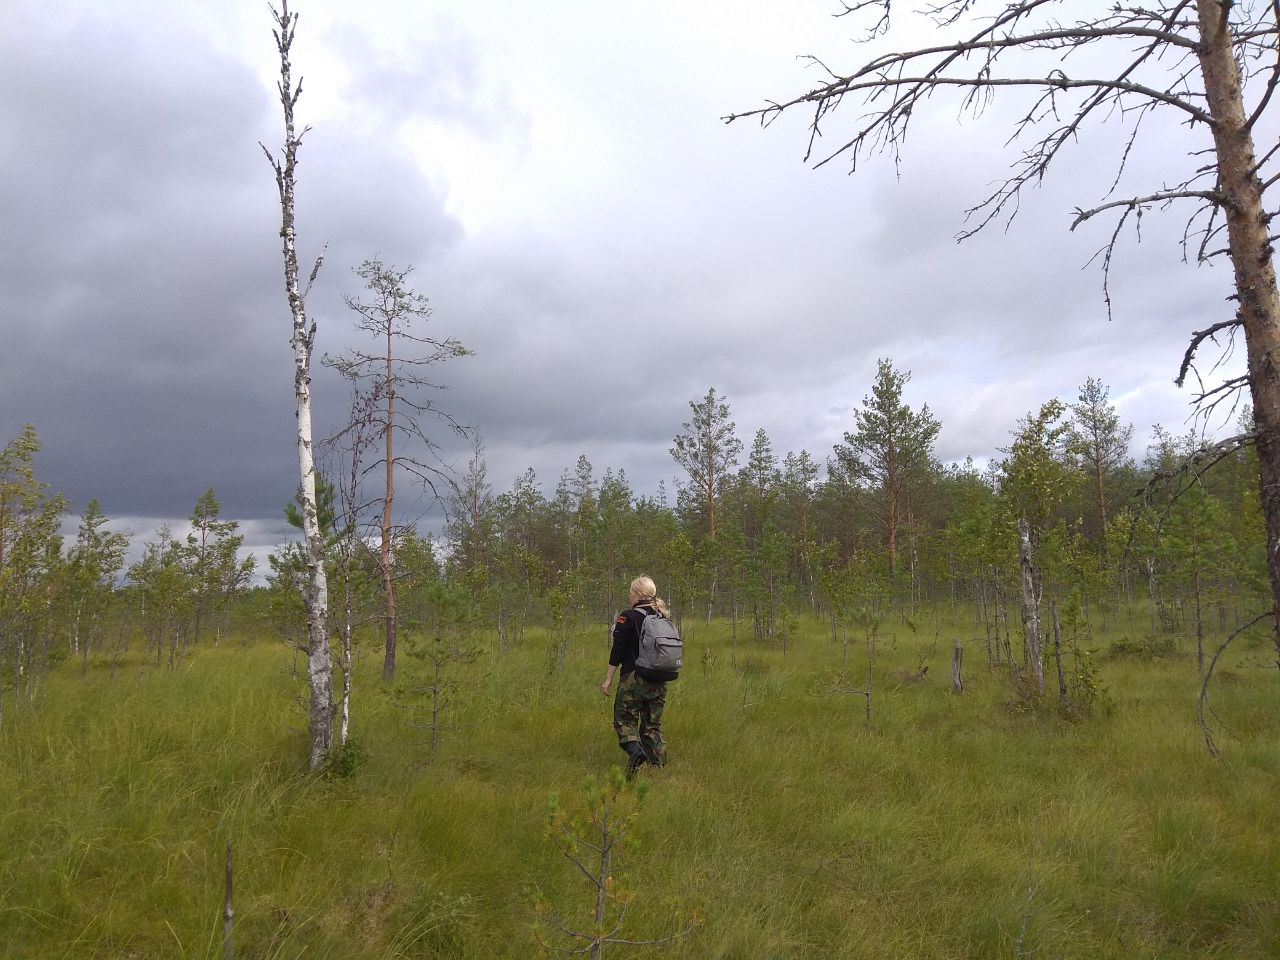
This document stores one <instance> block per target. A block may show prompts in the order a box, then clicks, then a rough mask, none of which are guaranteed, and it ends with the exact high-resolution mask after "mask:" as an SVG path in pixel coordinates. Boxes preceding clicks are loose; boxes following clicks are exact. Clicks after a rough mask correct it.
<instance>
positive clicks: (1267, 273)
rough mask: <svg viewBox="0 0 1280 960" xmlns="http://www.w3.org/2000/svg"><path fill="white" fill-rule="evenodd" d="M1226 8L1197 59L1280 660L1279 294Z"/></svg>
mask: <svg viewBox="0 0 1280 960" xmlns="http://www.w3.org/2000/svg"><path fill="white" fill-rule="evenodd" d="M1228 7H1229V4H1224V3H1223V2H1222V0H1197V3H1196V11H1197V14H1198V18H1199V27H1200V43H1199V45H1198V46H1197V48H1196V54H1197V56H1198V57H1199V59H1200V69H1201V73H1202V75H1203V78H1204V92H1205V99H1206V102H1207V105H1208V109H1209V114H1210V115H1211V116H1212V117H1213V142H1214V148H1215V152H1216V154H1217V160H1218V189H1219V191H1220V192H1221V193H1222V194H1223V195H1224V197H1225V198H1226V199H1225V202H1224V204H1223V211H1224V213H1225V215H1226V221H1227V237H1228V250H1229V252H1230V256H1231V264H1232V268H1233V270H1234V273H1235V288H1236V294H1237V301H1238V304H1239V314H1238V316H1239V319H1240V322H1241V324H1242V326H1243V328H1244V335H1245V345H1246V348H1247V354H1248V362H1249V387H1250V392H1251V395H1252V399H1253V414H1254V422H1255V429H1256V433H1257V441H1256V442H1257V449H1258V470H1259V483H1260V493H1261V497H1262V513H1263V518H1264V521H1265V525H1266V533H1267V574H1268V576H1269V578H1270V580H1271V595H1272V615H1273V619H1272V622H1273V624H1274V630H1275V634H1274V641H1275V646H1276V652H1277V655H1278V656H1280V369H1278V368H1277V362H1276V358H1277V357H1280V294H1278V293H1277V288H1276V272H1275V265H1274V263H1273V261H1272V248H1271V241H1270V239H1269V237H1268V220H1269V217H1268V215H1267V213H1266V210H1265V208H1264V207H1263V203H1262V193H1263V185H1262V181H1261V180H1260V179H1259V177H1258V172H1257V163H1256V160H1255V156H1254V154H1255V151H1254V145H1253V133H1252V128H1251V127H1250V125H1249V121H1248V117H1247V115H1246V113H1245V108H1244V95H1243V91H1242V89H1241V81H1240V67H1239V64H1238V62H1237V61H1236V57H1235V53H1234V49H1233V46H1232V35H1231V28H1230V24H1229V22H1228V19H1227V12H1228Z"/></svg>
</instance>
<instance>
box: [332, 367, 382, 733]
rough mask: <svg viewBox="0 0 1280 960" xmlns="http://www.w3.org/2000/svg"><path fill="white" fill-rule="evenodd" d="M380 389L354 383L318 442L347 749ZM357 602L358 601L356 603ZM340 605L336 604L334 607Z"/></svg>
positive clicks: (341, 721)
mask: <svg viewBox="0 0 1280 960" xmlns="http://www.w3.org/2000/svg"><path fill="white" fill-rule="evenodd" d="M378 399H379V398H378V390H377V387H376V385H375V387H374V389H373V390H370V391H365V390H362V389H361V388H360V385H359V384H358V383H353V384H352V387H351V410H350V413H349V415H348V418H347V424H346V426H345V427H343V429H342V430H341V431H339V432H338V433H337V434H336V435H335V436H332V437H327V438H325V440H324V441H322V442H321V448H322V450H323V451H325V452H327V453H328V454H329V456H330V457H331V458H332V459H333V460H334V461H336V464H335V465H336V469H335V470H334V475H335V476H338V477H341V481H340V482H339V483H337V484H336V486H337V498H338V501H339V504H340V508H339V510H340V516H341V525H340V526H338V529H337V530H336V531H335V533H334V545H335V546H336V548H337V557H336V560H337V563H336V570H335V573H336V574H337V580H338V583H337V592H338V593H339V601H340V606H341V614H340V620H339V624H338V632H339V635H340V636H341V638H342V657H341V660H340V663H341V670H342V697H341V699H340V701H339V703H338V707H337V714H338V716H337V727H338V730H337V738H338V747H339V748H341V747H345V746H346V745H347V740H348V738H349V735H350V730H351V691H352V687H353V685H354V679H355V657H354V650H355V630H356V627H357V626H358V625H360V624H362V623H364V622H366V620H367V616H366V612H365V606H366V604H365V603H364V602H363V601H364V600H365V599H366V597H365V593H366V589H365V586H366V583H367V580H366V578H365V577H364V576H362V575H361V573H360V571H359V570H358V567H359V566H361V565H360V564H359V561H360V560H362V559H363V558H364V556H365V554H366V553H367V551H368V549H369V548H368V544H367V543H366V542H365V539H364V537H363V536H362V534H361V529H362V526H363V521H362V519H361V518H362V517H363V516H364V514H365V510H366V508H368V507H369V506H370V503H369V502H366V501H365V500H364V499H363V494H362V486H361V483H360V479H361V475H362V473H363V469H364V468H363V464H364V459H365V455H366V454H367V452H368V451H369V450H370V449H372V447H373V445H374V443H376V442H377V436H376V434H375V432H374V423H375V420H376V418H377V408H378ZM357 600H360V601H362V602H361V603H359V605H357ZM337 603H338V601H335V605H337Z"/></svg>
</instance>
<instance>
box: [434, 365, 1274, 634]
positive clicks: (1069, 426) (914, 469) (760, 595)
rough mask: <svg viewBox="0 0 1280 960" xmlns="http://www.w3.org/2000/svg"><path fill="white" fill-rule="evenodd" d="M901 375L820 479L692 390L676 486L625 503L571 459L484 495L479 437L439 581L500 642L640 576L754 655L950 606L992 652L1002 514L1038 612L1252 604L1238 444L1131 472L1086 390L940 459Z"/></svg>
mask: <svg viewBox="0 0 1280 960" xmlns="http://www.w3.org/2000/svg"><path fill="white" fill-rule="evenodd" d="M909 379H910V375H909V374H907V373H904V372H900V371H898V370H896V369H895V368H894V367H893V364H892V363H891V362H890V361H888V360H882V361H881V362H880V366H879V372H878V375H877V377H876V380H875V383H874V384H873V386H872V389H871V392H870V393H869V394H868V396H867V397H865V398H864V400H863V404H862V406H861V408H860V409H859V410H857V411H856V412H855V414H854V422H853V424H852V429H851V430H850V431H849V432H848V433H846V434H845V435H844V441H843V442H842V443H840V444H838V445H836V447H835V448H834V449H833V450H832V451H830V452H829V453H828V455H827V457H826V464H825V468H826V469H825V470H824V469H823V467H822V466H820V465H819V463H818V462H817V460H816V459H815V458H814V456H813V455H811V454H810V453H809V452H807V451H804V450H801V451H799V452H788V453H786V454H784V455H781V456H780V455H779V454H778V452H777V451H776V450H775V449H774V447H773V444H772V442H771V440H770V438H769V436H768V435H767V433H766V432H765V431H764V430H757V431H756V432H755V434H754V437H753V440H752V443H751V446H750V448H749V449H748V450H746V451H745V455H744V449H743V445H742V443H741V441H740V439H739V437H738V433H737V430H736V427H735V424H734V423H733V420H732V416H731V410H730V407H729V405H728V403H727V402H726V400H725V398H724V397H722V396H719V395H717V393H716V391H715V390H714V389H712V390H709V391H708V393H707V394H706V396H705V397H703V398H701V399H699V400H696V401H692V402H691V403H690V410H691V412H692V415H691V417H690V419H689V421H688V422H686V423H685V424H683V427H682V431H681V432H680V433H679V434H678V435H677V436H676V437H675V439H674V440H673V445H672V448H671V454H672V456H673V458H674V459H675V460H676V462H677V463H679V464H680V465H681V466H682V467H683V468H684V470H685V472H686V473H687V476H688V480H687V482H683V483H680V484H679V485H678V489H677V491H676V495H675V502H674V503H669V502H667V499H666V496H665V494H663V493H661V492H660V493H659V495H658V496H657V497H656V498H655V497H649V496H643V495H637V493H636V492H635V491H634V490H633V489H632V488H631V486H630V484H629V483H628V481H627V477H626V474H625V471H624V470H621V469H619V470H617V471H615V470H613V469H612V468H606V469H605V470H604V472H603V474H602V475H601V476H599V477H598V478H597V475H596V472H595V467H594V466H593V465H592V464H591V463H590V462H589V460H588V459H587V458H586V457H585V456H582V457H579V458H578V461H577V463H576V465H575V466H574V468H573V469H572V470H565V471H564V472H563V473H562V474H561V476H560V478H559V481H558V483H557V484H556V487H555V489H554V491H552V492H551V493H550V495H547V494H545V493H544V492H543V490H542V489H541V487H540V486H539V483H538V480H537V478H536V476H535V475H534V473H533V471H532V470H528V471H526V472H525V473H524V474H522V475H521V476H519V477H518V478H517V479H516V480H515V482H514V484H513V485H512V487H511V489H510V490H508V491H505V492H501V493H496V492H495V491H494V490H493V489H492V488H491V485H490V484H489V483H488V481H487V478H486V471H485V462H484V453H483V447H482V446H481V445H480V444H479V442H477V445H476V448H475V452H474V455H473V456H472V458H471V460H470V463H469V464H468V466H467V469H466V471H465V473H464V474H463V476H462V477H460V478H459V481H458V483H457V485H456V488H455V493H454V495H453V497H452V499H451V503H450V505H449V508H450V509H449V513H450V517H451V520H450V522H449V525H448V527H447V530H446V540H447V549H446V550H445V551H443V555H444V557H445V558H446V559H445V560H444V562H443V564H442V566H443V570H444V575H445V576H446V577H447V578H449V579H451V580H456V581H459V582H463V581H465V582H466V583H467V584H468V585H469V588H470V589H472V590H473V591H474V592H475V595H476V599H477V600H479V601H481V602H482V604H483V605H484V607H485V609H486V610H487V611H488V614H489V616H490V617H491V619H492V621H493V622H494V623H495V625H497V628H498V629H499V632H500V633H501V634H502V635H503V636H504V638H505V637H506V634H507V631H508V630H509V629H510V628H509V626H508V625H509V624H510V623H512V622H515V623H517V624H518V623H522V622H523V621H525V620H528V619H530V618H532V619H534V620H536V621H542V620H545V618H546V613H545V609H544V607H545V604H544V602H543V601H544V600H545V598H546V597H547V596H548V595H549V594H551V593H552V592H554V593H555V595H556V596H557V597H562V598H565V599H566V600H567V603H568V606H569V608H570V609H571V610H573V611H576V613H577V614H578V615H579V616H580V617H582V618H583V619H586V620H603V619H604V618H606V617H608V615H609V614H610V613H611V612H612V611H613V610H616V609H617V608H618V607H619V606H621V605H622V604H623V603H624V602H625V584H626V581H627V580H628V579H629V577H631V576H632V575H634V574H636V573H638V572H642V571H643V572H649V573H651V574H653V575H654V576H655V577H656V578H657V579H658V581H659V583H660V585H661V587H662V589H663V591H664V593H666V594H669V598H670V600H671V601H672V602H673V603H674V604H675V607H676V609H677V610H678V612H679V615H680V616H681V617H682V618H684V619H685V620H688V619H689V618H690V617H693V616H696V617H697V618H698V619H703V618H707V617H711V616H724V617H728V618H731V619H732V620H733V621H734V624H735V631H736V625H737V622H738V621H739V620H741V621H742V622H743V624H744V625H747V629H748V630H749V634H750V635H751V636H754V637H755V638H757V639H759V640H762V641H766V642H770V643H777V642H782V643H785V642H786V639H787V638H786V632H787V630H788V625H789V623H790V618H792V617H793V616H794V615H795V614H797V613H800V612H809V613H812V614H817V615H821V616H823V617H830V618H831V619H832V620H833V623H834V622H835V621H837V620H845V621H848V620H849V619H850V618H853V617H857V616H859V615H864V616H865V615H868V614H869V612H872V611H875V610H887V609H890V608H892V609H897V610H900V611H907V614H908V615H909V613H910V611H911V610H913V609H915V608H918V607H920V606H921V605H926V604H931V603H936V602H939V601H945V602H948V603H965V604H969V605H972V610H973V615H974V617H975V620H976V622H978V623H980V624H981V626H978V627H977V630H978V632H979V633H980V634H981V633H983V632H985V635H986V638H987V642H988V645H989V649H991V648H992V647H993V646H994V647H995V655H997V656H998V654H999V647H1000V646H1001V645H1007V642H1008V634H1009V626H1008V623H1009V619H1010V616H1012V619H1013V621H1014V624H1015V628H1014V629H1015V631H1016V629H1017V627H1016V624H1017V622H1018V618H1019V612H1018V602H1017V599H1016V598H1017V596H1018V594H1019V578H1020V558H1019V552H1018V551H1019V536H1018V527H1019V521H1022V522H1023V523H1024V524H1025V526H1026V528H1027V532H1028V539H1029V543H1030V548H1031V549H1030V560H1031V563H1032V566H1033V576H1034V589H1035V594H1036V600H1037V601H1038V603H1039V605H1040V607H1041V609H1042V610H1043V611H1044V614H1043V615H1044V616H1048V615H1049V611H1050V610H1051V609H1057V608H1058V607H1069V608H1070V609H1071V611H1073V615H1074V616H1075V617H1077V618H1080V619H1082V620H1083V621H1084V622H1086V623H1087V622H1090V620H1091V618H1093V617H1099V618H1103V619H1104V620H1105V618H1107V617H1109V616H1114V615H1116V613H1117V612H1118V611H1120V610H1121V609H1124V610H1128V611H1130V612H1131V611H1133V610H1134V609H1136V607H1137V606H1138V605H1139V601H1141V605H1142V606H1144V607H1147V608H1149V609H1147V610H1145V611H1144V616H1145V617H1147V618H1149V623H1148V626H1149V628H1150V630H1151V632H1153V633H1155V632H1160V631H1173V630H1186V631H1195V632H1197V634H1198V635H1200V636H1201V637H1203V634H1204V632H1205V630H1207V629H1214V630H1217V629H1224V628H1225V627H1226V626H1227V625H1228V624H1235V623H1237V622H1239V620H1240V618H1241V617H1242V616H1243V615H1244V614H1245V611H1246V608H1249V601H1252V600H1257V601H1259V602H1261V603H1265V597H1266V580H1265V565H1264V562H1263V561H1264V557H1263V551H1264V532H1263V525H1262V518H1261V510H1260V506H1259V500H1258V495H1257V479H1256V478H1257V466H1256V462H1255V457H1254V455H1253V453H1252V452H1251V451H1247V450H1246V451H1239V452H1236V453H1233V454H1231V455H1230V456H1228V457H1226V458H1225V459H1223V460H1221V461H1220V462H1217V463H1216V464H1214V466H1213V467H1212V469H1211V470H1207V471H1204V470H1202V469H1201V471H1200V472H1197V470H1196V469H1191V470H1183V469H1181V467H1182V465H1183V464H1185V462H1186V461H1187V460H1188V459H1189V458H1192V457H1193V455H1195V454H1196V453H1197V452H1198V451H1200V450H1201V449H1202V446H1203V444H1202V441H1201V439H1200V438H1199V437H1197V436H1196V435H1195V434H1194V433H1188V434H1186V435H1185V436H1174V435H1171V434H1169V433H1168V432H1166V431H1164V430H1162V429H1160V428H1159V427H1157V428H1156V431H1155V439H1154V442H1153V443H1152V445H1151V446H1150V447H1149V448H1148V450H1147V452H1146V456H1145V458H1144V459H1143V461H1142V462H1141V463H1137V462H1135V461H1134V460H1133V459H1132V457H1131V456H1130V453H1129V443H1130V440H1131V436H1132V427H1131V426H1128V425H1124V424H1122V423H1121V422H1120V419H1119V417H1118V416H1117V414H1116V412H1115V409H1114V407H1113V406H1112V405H1111V404H1110V402H1109V397H1108V390H1107V388H1106V387H1105V386H1104V385H1102V384H1101V383H1100V382H1099V381H1097V380H1094V379H1089V380H1088V381H1087V382H1086V383H1085V384H1084V385H1083V386H1082V387H1081V388H1080V391H1079V395H1078V397H1077V398H1076V399H1075V401H1074V402H1072V403H1063V402H1062V401H1059V400H1056V399H1054V400H1049V401H1048V402H1046V403H1045V404H1044V405H1043V406H1042V407H1040V409H1039V410H1036V411H1033V412H1031V413H1029V414H1028V415H1027V416H1026V417H1025V418H1024V419H1023V420H1021V421H1019V422H1018V424H1017V425H1016V426H1015V428H1014V429H1013V431H1012V432H1011V437H1010V441H1009V446H1008V447H1007V448H1005V450H1004V451H1003V454H1004V456H1003V458H1002V459H1000V460H998V461H995V462H992V463H990V464H989V465H988V466H987V467H985V468H983V469H980V468H978V467H977V466H976V465H975V464H974V463H973V462H972V461H966V462H965V463H963V464H951V465H944V464H941V463H939V462H938V460H937V458H936V457H935V455H934V444H935V440H936V438H937V435H938V432H939V430H940V428H941V424H940V423H939V422H938V420H937V419H936V417H935V416H934V414H933V413H932V412H931V411H930V410H929V409H928V407H927V406H925V407H922V408H921V409H919V410H914V409H912V408H911V407H910V405H909V404H908V403H907V402H906V400H905V399H904V396H903V394H904V388H905V386H906V384H907V383H908V381H909ZM1246 416H1247V414H1246ZM1202 467H1203V460H1201V468H1202ZM1011 607H1012V611H1013V612H1012V614H1011V613H1010V608H1011ZM1250 612H1252V611H1251V608H1250ZM1002 638H1003V639H1002Z"/></svg>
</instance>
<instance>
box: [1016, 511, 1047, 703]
mask: <svg viewBox="0 0 1280 960" xmlns="http://www.w3.org/2000/svg"><path fill="white" fill-rule="evenodd" d="M1018 566H1019V567H1021V569H1022V630H1023V633H1024V635H1025V636H1026V639H1027V662H1028V663H1030V664H1031V676H1032V678H1033V679H1034V680H1035V684H1036V692H1037V693H1044V658H1043V655H1042V644H1041V641H1040V603H1039V598H1037V597H1036V587H1035V568H1034V567H1033V566H1032V564H1031V531H1030V528H1029V527H1028V525H1027V521H1026V520H1024V519H1023V518H1021V517H1019V518H1018Z"/></svg>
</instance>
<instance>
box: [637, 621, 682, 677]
mask: <svg viewBox="0 0 1280 960" xmlns="http://www.w3.org/2000/svg"><path fill="white" fill-rule="evenodd" d="M640 612H641V613H643V614H644V620H643V621H642V622H641V624H640V653H639V654H638V655H637V656H636V666H637V667H639V668H640V669H641V670H656V671H659V672H662V673H670V674H675V673H677V672H679V670H680V664H681V663H682V662H683V658H684V641H683V640H681V639H680V630H679V628H678V627H676V625H675V624H674V623H672V622H671V621H670V620H668V619H667V618H666V617H664V616H662V615H661V614H657V613H647V612H645V611H644V610H641V611H640ZM671 679H673V680H674V679H675V677H674V676H673V677H672V678H671Z"/></svg>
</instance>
